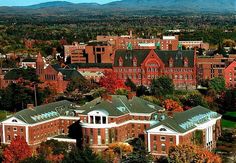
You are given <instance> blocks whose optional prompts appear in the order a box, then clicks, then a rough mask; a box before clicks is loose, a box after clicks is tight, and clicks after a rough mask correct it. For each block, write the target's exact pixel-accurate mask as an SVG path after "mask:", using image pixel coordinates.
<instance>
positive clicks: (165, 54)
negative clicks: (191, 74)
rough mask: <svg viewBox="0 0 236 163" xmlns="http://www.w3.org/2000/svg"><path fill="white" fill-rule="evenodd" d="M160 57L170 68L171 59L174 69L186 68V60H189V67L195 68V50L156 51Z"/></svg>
mask: <svg viewBox="0 0 236 163" xmlns="http://www.w3.org/2000/svg"><path fill="white" fill-rule="evenodd" d="M155 52H156V54H157V55H158V57H159V58H160V59H161V60H162V62H163V63H164V64H165V66H169V59H170V58H172V59H173V65H174V67H184V58H187V59H188V67H194V51H193V50H176V51H170V50H169V51H163V50H155Z"/></svg>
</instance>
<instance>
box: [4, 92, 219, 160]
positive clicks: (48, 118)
mask: <svg viewBox="0 0 236 163" xmlns="http://www.w3.org/2000/svg"><path fill="white" fill-rule="evenodd" d="M78 120H80V121H81V125H82V132H83V139H82V140H83V145H89V146H90V147H91V148H92V149H93V150H95V151H102V150H104V149H106V148H107V147H108V145H109V144H110V143H113V142H124V141H127V140H130V139H132V138H137V137H143V138H144V140H145V144H146V146H147V149H148V151H149V152H150V153H151V154H152V155H154V156H162V155H167V154H168V150H169V147H170V146H171V145H178V144H182V143H189V144H198V145H201V146H202V147H203V148H206V149H208V150H212V149H214V148H215V146H216V141H217V139H218V137H219V136H220V135H221V122H220V121H221V115H219V114H217V113H216V112H213V111H211V110H208V109H206V108H203V107H201V106H197V107H194V108H192V109H190V110H188V111H185V112H181V113H174V114H173V115H172V117H168V116H167V114H166V111H165V109H164V108H162V107H160V106H158V105H155V104H153V103H151V102H148V101H146V100H143V99H141V98H138V97H132V96H129V98H127V97H126V96H119V95H114V96H104V97H103V98H97V99H94V100H93V101H91V102H88V103H86V104H85V105H83V106H81V107H79V106H76V105H75V104H73V103H71V102H69V101H59V102H54V103H50V104H46V105H41V106H37V107H35V108H33V107H30V106H29V108H28V109H24V110H22V111H19V112H17V113H15V114H13V115H12V116H11V117H8V118H6V119H5V120H3V121H2V122H1V123H0V130H1V132H0V139H1V142H2V143H3V144H9V143H10V142H11V141H12V140H13V139H14V138H15V137H16V136H21V137H24V138H25V139H26V142H27V143H28V144H29V145H30V146H32V147H36V146H38V145H39V144H40V143H41V142H43V141H46V140H47V139H56V140H59V141H68V142H75V140H74V139H70V138H68V137H67V136H66V135H67V134H68V127H69V126H70V125H71V124H73V123H75V122H76V121H78Z"/></svg>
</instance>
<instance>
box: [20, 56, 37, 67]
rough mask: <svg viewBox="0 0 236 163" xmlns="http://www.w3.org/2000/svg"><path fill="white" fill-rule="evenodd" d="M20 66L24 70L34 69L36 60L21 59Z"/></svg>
mask: <svg viewBox="0 0 236 163" xmlns="http://www.w3.org/2000/svg"><path fill="white" fill-rule="evenodd" d="M20 66H21V67H24V68H27V67H31V68H36V59H35V58H26V59H23V60H22V61H21V62H20Z"/></svg>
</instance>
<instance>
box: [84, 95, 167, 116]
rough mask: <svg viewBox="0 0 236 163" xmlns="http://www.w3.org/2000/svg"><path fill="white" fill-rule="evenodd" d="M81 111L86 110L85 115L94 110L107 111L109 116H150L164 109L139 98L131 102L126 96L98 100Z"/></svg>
mask: <svg viewBox="0 0 236 163" xmlns="http://www.w3.org/2000/svg"><path fill="white" fill-rule="evenodd" d="M80 109H81V110H85V111H84V112H83V113H82V114H84V115H86V114H88V113H89V112H91V111H94V110H105V111H107V112H108V114H109V116H121V115H125V114H128V113H140V114H150V113H153V112H156V111H158V110H163V108H162V107H160V106H158V105H155V104H153V103H151V102H148V101H146V100H143V99H141V98H139V97H133V98H132V99H131V100H129V99H127V97H126V96H122V95H112V98H111V99H110V100H103V99H101V98H97V99H95V100H93V101H91V102H88V103H87V104H85V105H83V106H81V107H80Z"/></svg>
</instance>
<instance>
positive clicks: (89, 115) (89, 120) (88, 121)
mask: <svg viewBox="0 0 236 163" xmlns="http://www.w3.org/2000/svg"><path fill="white" fill-rule="evenodd" d="M88 123H90V115H88Z"/></svg>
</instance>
